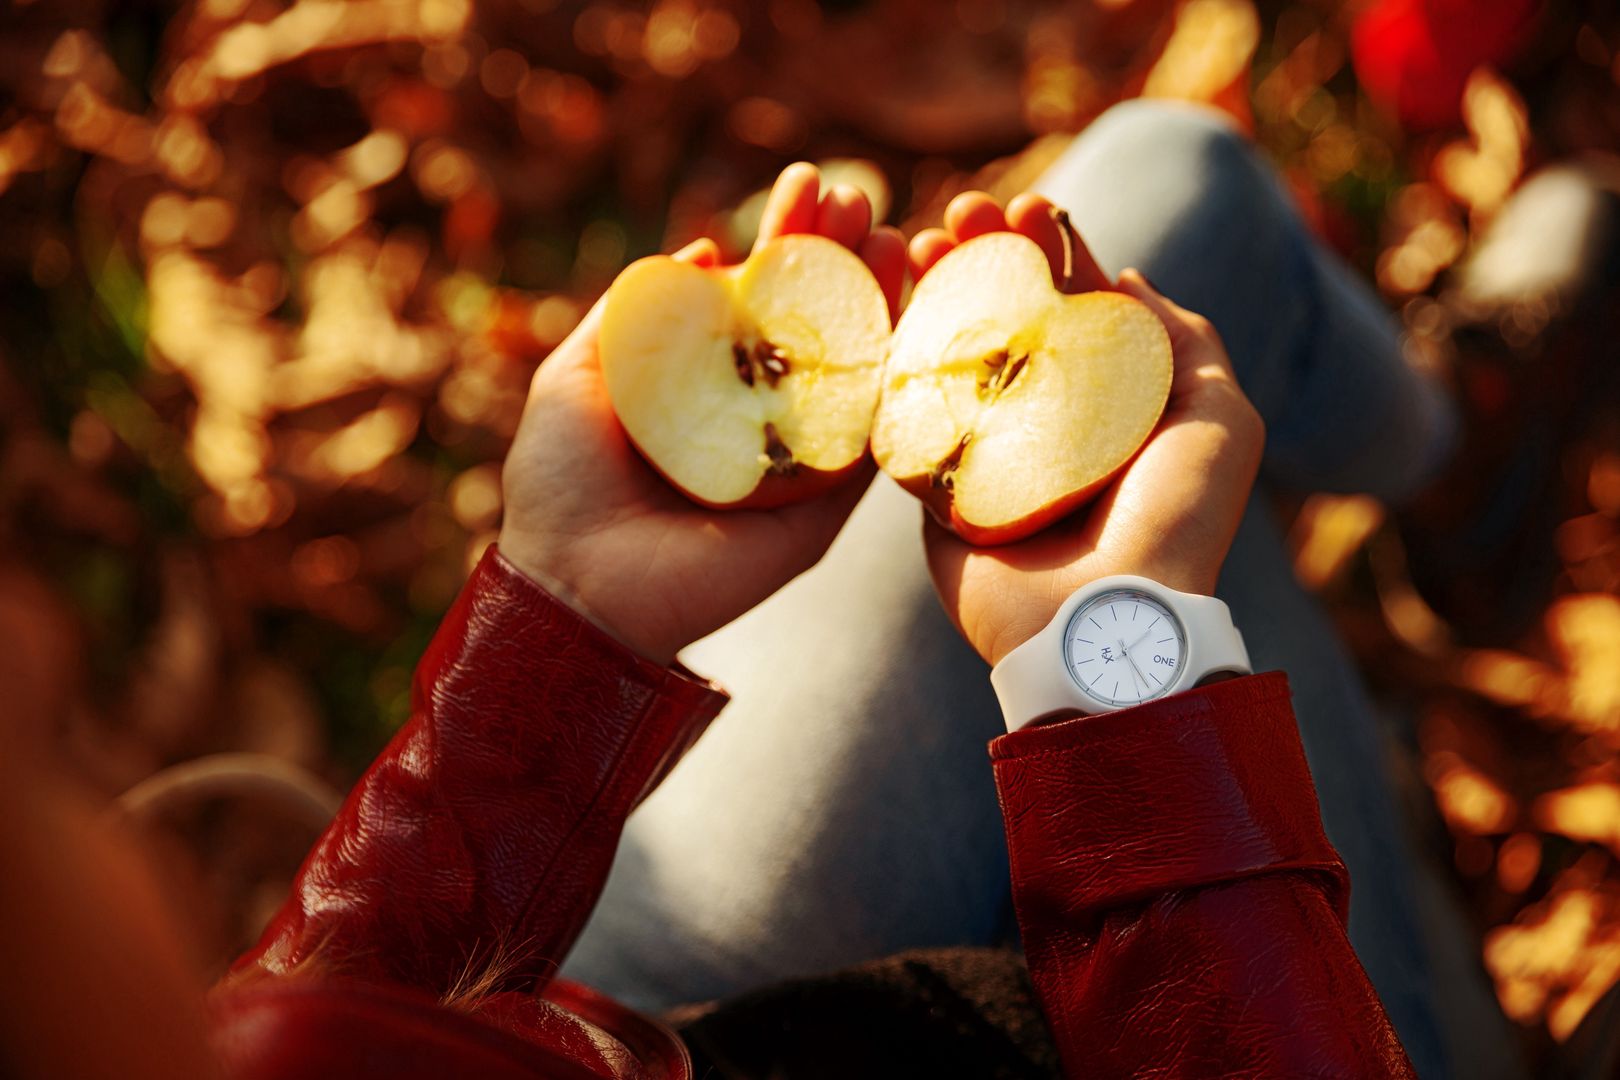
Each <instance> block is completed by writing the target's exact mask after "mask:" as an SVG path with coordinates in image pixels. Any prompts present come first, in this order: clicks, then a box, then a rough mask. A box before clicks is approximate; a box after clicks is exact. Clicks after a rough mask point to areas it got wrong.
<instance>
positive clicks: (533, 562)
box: [498, 529, 686, 667]
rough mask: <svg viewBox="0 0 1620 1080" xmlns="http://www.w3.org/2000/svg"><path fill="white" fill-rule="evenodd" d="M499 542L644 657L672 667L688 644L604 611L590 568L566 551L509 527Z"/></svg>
mask: <svg viewBox="0 0 1620 1080" xmlns="http://www.w3.org/2000/svg"><path fill="white" fill-rule="evenodd" d="M498 545H499V548H500V553H501V555H503V556H504V557H505V558H506V561H507V562H509V563H511V564H512V565H513V566H514V567H515V568H516V569H517V570H518V571H519V572H521V573H522V574H523V576H524V577H526V578H528V579H529V580H530V581H532V582H534V583H535V584H536V585H538V586H540V588H542V589H544V590H545V591H546V592H547V593H549V594H550V595H551V597H552V598H553V599H554V600H556V601H558V602H559V603H561V604H563V605H564V606H566V607H567V608H569V609H570V610H571V611H573V612H574V614H576V615H578V616H579V617H580V618H582V619H584V620H585V621H586V622H588V623H590V624H591V625H592V626H594V627H596V628H597V629H598V630H600V631H602V633H604V634H606V635H607V636H608V637H610V638H612V639H613V640H614V641H617V642H618V643H619V644H620V645H623V646H624V647H625V648H627V649H629V650H630V651H631V652H633V653H635V654H636V655H637V656H639V657H641V658H642V659H643V660H647V661H650V662H652V663H654V664H657V665H659V666H660V667H669V666H670V665H671V664H672V663H674V662H675V654H676V653H677V652H679V651H680V650H681V648H682V646H684V645H685V644H686V643H685V642H673V643H672V642H670V641H668V640H666V639H665V638H663V637H662V636H660V635H658V634H656V633H654V632H652V628H651V627H650V626H649V625H648V623H647V622H646V620H638V619H632V618H627V617H625V616H623V615H616V614H615V613H613V612H611V611H609V610H605V605H603V604H601V603H600V602H599V601H594V600H593V599H592V597H593V592H594V591H593V590H592V588H591V585H590V581H591V575H590V573H589V571H586V570H583V569H581V568H580V567H579V566H578V564H577V563H576V561H575V560H573V559H571V558H570V557H569V556H568V555H567V553H566V551H562V550H559V549H557V548H556V547H554V546H552V545H549V544H545V543H538V542H536V541H534V540H533V539H531V538H529V537H526V536H523V535H520V534H515V533H512V532H510V531H509V530H506V529H502V530H501V534H500V539H499V541H498Z"/></svg>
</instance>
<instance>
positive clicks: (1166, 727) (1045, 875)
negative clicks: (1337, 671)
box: [990, 672, 1349, 919]
mask: <svg viewBox="0 0 1620 1080" xmlns="http://www.w3.org/2000/svg"><path fill="white" fill-rule="evenodd" d="M990 757H991V761H992V763H993V766H994V770H995V777H996V787H997V790H998V793H999V795H1000V798H1001V802H1002V811H1003V817H1004V819H1005V822H1006V827H1007V841H1008V848H1009V854H1010V856H1011V859H1012V871H1013V882H1014V888H1015V890H1018V891H1019V892H1021V893H1023V894H1024V895H1023V896H1022V897H1021V898H1020V900H1021V903H1020V907H1022V906H1023V903H1024V902H1028V903H1032V904H1035V905H1037V906H1042V907H1047V908H1049V909H1050V908H1054V907H1055V908H1058V909H1061V910H1062V911H1064V912H1065V913H1067V914H1069V915H1071V916H1072V915H1073V914H1076V913H1079V912H1082V911H1090V912H1099V911H1106V910H1111V909H1115V908H1118V907H1122V906H1126V905H1130V904H1133V903H1139V902H1141V901H1144V900H1147V899H1149V898H1151V897H1154V896H1158V895H1160V894H1163V893H1166V892H1172V891H1177V890H1182V889H1189V888H1196V887H1199V886H1204V885H1210V884H1214V883H1217V882H1227V881H1233V880H1237V879H1241V878H1245V877H1250V876H1253V875H1256V874H1260V873H1274V872H1277V871H1288V870H1292V871H1304V872H1311V873H1320V874H1323V875H1326V876H1327V877H1328V878H1330V879H1331V880H1330V881H1329V882H1328V883H1327V884H1328V885H1329V889H1328V892H1329V894H1330V895H1332V896H1334V897H1335V898H1336V904H1337V906H1338V909H1339V912H1338V913H1339V916H1340V918H1341V919H1343V918H1344V916H1345V913H1346V909H1345V905H1346V903H1347V902H1348V895H1349V892H1348V878H1347V876H1346V874H1345V870H1344V864H1343V863H1342V862H1341V861H1340V859H1339V857H1338V853H1337V852H1335V851H1334V850H1333V847H1332V845H1331V844H1330V843H1329V842H1328V839H1327V836H1326V834H1325V833H1324V832H1323V831H1322V821H1321V811H1320V808H1319V806H1318V804H1317V801H1316V788H1315V786H1314V785H1313V784H1312V781H1311V774H1310V769H1309V767H1308V766H1307V765H1306V763H1305V754H1304V750H1303V749H1302V747H1301V745H1300V741H1299V732H1298V729H1297V728H1296V726H1295V722H1294V714H1293V708H1292V706H1291V704H1290V700H1289V690H1288V679H1287V676H1285V675H1283V674H1282V673H1281V672H1271V673H1268V674H1263V675H1251V676H1246V677H1243V678H1239V679H1232V680H1228V681H1225V682H1220V683H1215V684H1212V685H1210V686H1205V687H1200V688H1198V689H1195V690H1191V691H1188V692H1186V693H1183V694H1176V695H1174V696H1172V697H1168V698H1164V699H1162V700H1159V701H1155V702H1151V703H1149V704H1147V705H1141V706H1138V707H1136V708H1133V709H1125V710H1122V711H1120V712H1114V713H1105V714H1102V715H1099V716H1083V717H1077V718H1075V719H1072V720H1066V721H1063V722H1061V723H1056V724H1050V725H1046V726H1042V727H1034V728H1026V729H1024V730H1022V731H1017V732H1013V733H1011V734H1008V735H1003V736H1001V737H1000V738H998V739H996V740H994V741H993V742H992V743H991V744H990Z"/></svg>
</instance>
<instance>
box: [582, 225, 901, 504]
mask: <svg viewBox="0 0 1620 1080" xmlns="http://www.w3.org/2000/svg"><path fill="white" fill-rule="evenodd" d="M888 337H889V313H888V307H887V304H886V303H885V301H884V298H883V292H882V290H881V289H880V288H879V287H878V283H877V280H876V279H875V278H873V276H872V273H871V271H870V270H868V269H867V267H866V264H864V263H863V262H861V260H860V259H859V258H858V257H856V256H855V255H854V254H853V253H852V252H850V251H849V250H848V249H847V248H845V247H843V246H841V245H839V244H837V243H835V242H834V241H831V240H828V239H826V238H824V237H820V236H811V235H793V236H783V237H778V238H776V239H774V240H771V241H769V242H767V243H765V244H764V245H762V246H761V247H760V248H759V249H758V250H756V251H755V252H754V253H753V254H752V255H750V256H749V257H748V259H747V260H746V261H745V262H743V263H741V264H740V265H738V266H734V267H724V268H717V269H706V268H700V267H696V266H692V265H690V264H687V263H683V262H679V261H677V260H675V259H672V258H669V257H668V256H663V255H655V256H652V257H651V258H646V259H641V260H638V261H637V262H634V263H632V264H631V265H630V266H628V267H626V268H625V270H624V272H623V273H621V274H620V275H619V277H618V278H617V279H616V280H615V281H614V283H613V285H612V287H611V288H610V289H609V290H608V294H607V302H606V305H605V307H604V310H603V313H602V331H601V340H600V356H601V365H602V375H603V378H604V380H605V381H606V383H607V390H608V396H609V397H610V398H611V400H612V402H613V409H614V412H615V413H616V414H617V415H618V417H619V422H620V424H622V425H623V427H624V430H625V432H626V434H628V435H629V437H630V441H631V442H632V443H634V444H635V446H636V448H637V449H638V450H639V451H640V452H641V454H642V456H643V457H645V458H646V459H647V461H648V462H649V463H650V464H651V465H652V466H653V468H655V469H656V470H658V472H659V473H661V474H662V475H663V476H664V478H665V479H667V480H668V481H669V482H670V483H671V484H673V485H674V486H675V487H676V488H678V489H679V490H680V491H682V492H683V493H685V494H686V495H687V496H688V497H689V498H691V499H692V500H694V501H695V502H698V503H700V504H702V505H704V506H709V507H716V508H727V507H768V506H780V505H782V504H784V503H790V502H797V501H799V500H801V499H808V498H811V497H813V496H815V495H817V494H819V493H820V492H822V491H824V490H826V489H827V488H828V487H831V486H833V485H835V484H836V483H838V482H839V481H840V480H842V479H844V478H845V477H847V476H848V475H849V474H850V473H851V472H852V471H853V470H854V468H855V467H856V466H857V465H858V464H859V463H860V462H861V460H862V459H863V458H864V457H865V456H866V449H867V439H868V436H869V434H870V432H871V427H872V415H873V412H874V410H875V408H876V406H877V398H878V393H879V390H880V387H881V383H882V366H883V356H884V350H885V347H886V346H887V343H888Z"/></svg>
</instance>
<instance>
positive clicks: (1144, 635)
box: [1063, 589, 1187, 708]
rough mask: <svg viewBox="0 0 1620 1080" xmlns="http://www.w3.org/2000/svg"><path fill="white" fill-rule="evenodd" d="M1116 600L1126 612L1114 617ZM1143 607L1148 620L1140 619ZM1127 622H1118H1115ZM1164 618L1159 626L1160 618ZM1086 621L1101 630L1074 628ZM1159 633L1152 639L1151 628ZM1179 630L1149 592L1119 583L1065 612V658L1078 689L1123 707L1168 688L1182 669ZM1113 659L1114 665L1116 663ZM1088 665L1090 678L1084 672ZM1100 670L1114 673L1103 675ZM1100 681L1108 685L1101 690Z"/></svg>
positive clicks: (1183, 643)
mask: <svg viewBox="0 0 1620 1080" xmlns="http://www.w3.org/2000/svg"><path fill="white" fill-rule="evenodd" d="M1121 604H1130V605H1131V608H1130V614H1129V615H1128V616H1126V617H1125V618H1123V619H1121V618H1120V617H1119V607H1120V605H1121ZM1104 610H1107V612H1108V617H1109V619H1110V620H1112V623H1113V626H1112V628H1111V629H1106V630H1105V628H1104V626H1103V624H1102V613H1103V611H1104ZM1144 613H1145V614H1146V615H1147V621H1146V623H1145V624H1144V625H1140V626H1139V625H1137V624H1141V623H1142V622H1143V618H1142V617H1143V615H1144ZM1122 623H1123V624H1127V626H1128V628H1127V626H1121V625H1120V624H1122ZM1161 623H1162V624H1164V625H1163V626H1162V627H1161V626H1160V624H1161ZM1088 624H1089V625H1090V626H1091V627H1093V630H1091V631H1086V632H1087V633H1092V632H1094V631H1103V632H1102V633H1099V634H1098V636H1097V637H1095V638H1087V637H1081V636H1079V634H1077V633H1075V630H1076V629H1078V628H1079V627H1082V626H1085V625H1088ZM1155 630H1158V631H1159V633H1160V634H1161V635H1162V636H1161V637H1159V638H1157V639H1155V638H1154V637H1153V631H1155ZM1183 634H1184V631H1183V629H1182V627H1181V624H1180V623H1179V622H1178V621H1177V619H1176V617H1175V615H1174V614H1173V613H1172V612H1171V611H1170V609H1168V608H1167V607H1165V606H1164V605H1163V604H1162V603H1160V602H1159V601H1158V600H1157V599H1156V598H1155V597H1154V596H1153V595H1151V594H1150V593H1147V592H1145V591H1141V590H1137V589H1119V590H1115V591H1112V592H1108V593H1105V594H1103V595H1101V596H1098V597H1095V598H1094V599H1093V600H1092V601H1091V602H1090V603H1088V604H1085V605H1083V606H1082V607H1081V608H1080V609H1079V610H1078V611H1076V612H1075V613H1074V614H1073V615H1072V616H1071V618H1070V622H1069V626H1068V627H1067V628H1066V630H1065V632H1064V640H1063V648H1064V658H1065V662H1066V663H1067V666H1068V669H1069V677H1070V678H1071V679H1072V680H1074V685H1075V689H1076V692H1077V693H1080V694H1082V695H1083V696H1084V697H1086V698H1088V699H1090V700H1092V701H1095V702H1096V703H1097V704H1098V705H1099V706H1112V707H1114V708H1127V707H1129V706H1132V705H1136V704H1138V703H1139V702H1143V701H1150V700H1152V699H1154V698H1157V697H1161V696H1163V695H1164V694H1166V693H1168V692H1169V690H1170V688H1171V687H1172V686H1173V685H1175V684H1176V681H1177V677H1178V676H1179V675H1180V674H1181V671H1180V668H1181V662H1182V660H1183V659H1184V657H1185V654H1186V649H1187V645H1186V640H1185V638H1184V637H1183ZM1115 665H1118V666H1115ZM1088 667H1089V668H1090V676H1091V677H1090V678H1089V679H1088V678H1086V677H1085V675H1084V674H1083V673H1084V672H1086V670H1087V668H1088ZM1104 675H1111V676H1113V678H1111V679H1104V678H1103V676H1104ZM1104 685H1107V686H1108V689H1107V690H1106V691H1105V690H1103V689H1102V687H1103V686H1104Z"/></svg>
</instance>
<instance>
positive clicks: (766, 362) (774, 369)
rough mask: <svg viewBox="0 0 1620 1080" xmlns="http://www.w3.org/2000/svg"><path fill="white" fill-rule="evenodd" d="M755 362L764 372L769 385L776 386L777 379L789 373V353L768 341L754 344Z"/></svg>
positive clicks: (766, 382) (766, 383)
mask: <svg viewBox="0 0 1620 1080" xmlns="http://www.w3.org/2000/svg"><path fill="white" fill-rule="evenodd" d="M754 362H755V363H757V364H758V365H759V366H760V370H761V371H763V372H764V375H765V385H767V386H775V385H776V383H777V381H778V380H779V379H781V378H782V376H784V375H786V374H787V373H788V360H787V355H786V354H785V353H783V352H782V350H781V349H779V348H777V347H776V346H775V345H772V344H771V343H770V342H768V341H761V342H760V343H759V344H758V345H755V346H754Z"/></svg>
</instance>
